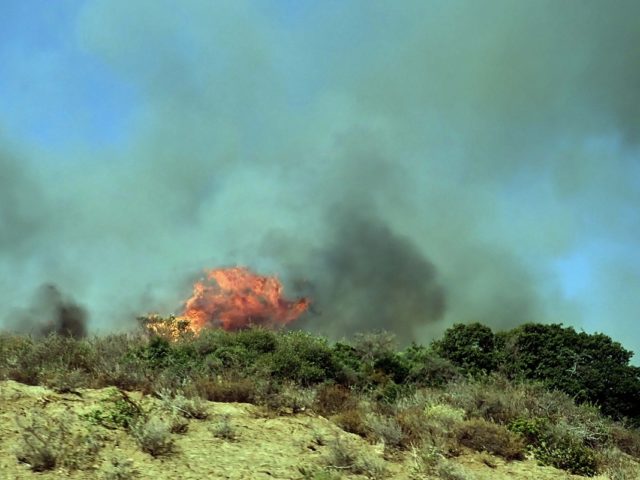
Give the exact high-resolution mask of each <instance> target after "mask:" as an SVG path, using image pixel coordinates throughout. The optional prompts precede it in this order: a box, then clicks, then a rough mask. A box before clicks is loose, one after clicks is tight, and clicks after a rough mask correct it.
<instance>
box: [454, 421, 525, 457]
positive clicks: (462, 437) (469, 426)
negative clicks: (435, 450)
mask: <svg viewBox="0 0 640 480" xmlns="http://www.w3.org/2000/svg"><path fill="white" fill-rule="evenodd" d="M457 439H458V442H459V443H460V445H464V446H465V447H467V448H471V449H472V450H475V451H477V452H489V453H491V454H493V455H498V456H500V457H503V458H504V459H505V460H522V459H523V458H524V450H525V449H524V447H525V445H524V442H523V440H522V438H521V437H520V436H518V435H516V434H515V433H513V432H511V431H509V430H507V429H506V428H505V427H503V426H502V425H497V424H495V423H490V422H487V421H486V420H483V419H472V420H467V421H465V422H463V423H462V424H460V425H459V426H458V428H457Z"/></svg>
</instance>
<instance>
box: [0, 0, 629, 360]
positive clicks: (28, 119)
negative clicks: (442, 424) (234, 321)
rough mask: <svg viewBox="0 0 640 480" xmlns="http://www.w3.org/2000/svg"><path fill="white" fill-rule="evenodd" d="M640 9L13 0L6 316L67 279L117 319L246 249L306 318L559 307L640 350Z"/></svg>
mask: <svg viewBox="0 0 640 480" xmlns="http://www.w3.org/2000/svg"><path fill="white" fill-rule="evenodd" d="M638 18H640V2H637V1H635V0H633V1H614V2H602V1H599V0H598V1H590V0H582V1H577V0H567V1H563V2H558V1H555V0H548V1H535V2H534V1H521V2H518V1H512V0H504V1H497V0H496V1H483V2H476V1H453V0H447V1H426V0H415V1H413V0H405V1H398V2H388V1H376V0H366V1H365V0H363V1H355V0H354V1H337V0H324V1H321V2H320V1H314V2H311V1H300V0H290V1H276V0H274V1H257V0H256V1H241V0H233V1H216V2H212V1H208V0H180V1H178V0H174V1H169V0H136V1H130V0H126V1H125V0H59V1H56V2H51V1H50V0H1V1H0V300H2V301H3V304H4V306H5V308H4V309H3V310H4V312H5V313H4V317H5V320H4V322H5V325H9V324H11V319H12V317H14V316H15V315H17V314H16V312H19V311H21V310H23V309H25V308H27V307H28V305H29V303H30V302H31V301H32V298H33V296H34V292H35V291H36V290H37V289H38V287H39V286H40V285H42V284H45V283H53V284H55V285H57V286H58V287H59V288H60V290H61V291H62V292H64V294H65V295H68V296H70V297H73V298H74V299H75V300H76V301H77V302H79V303H81V304H83V305H85V306H86V307H87V309H88V311H89V315H90V318H91V320H90V322H91V323H90V326H91V327H92V328H93V329H94V330H109V329H113V328H123V327H124V326H126V325H127V324H130V323H131V318H132V317H133V316H135V315H136V314H139V313H144V312H146V311H150V310H158V311H161V312H166V313H170V312H172V311H174V310H175V309H176V308H178V307H179V305H180V302H181V301H182V300H183V299H184V298H185V297H186V296H188V294H189V284H190V281H191V280H192V279H193V278H194V277H197V275H198V272H199V271H200V270H201V269H202V268H205V267H215V266H226V265H235V264H244V265H247V266H250V267H252V268H255V269H257V270H259V271H260V272H262V273H277V274H278V275H280V276H281V277H282V278H283V280H285V282H286V283H287V287H288V288H289V289H290V291H292V292H294V291H295V292H298V293H307V294H309V295H311V296H312V298H313V299H314V300H315V312H314V314H313V315H310V316H309V317H308V318H306V319H305V320H304V321H303V322H302V325H304V326H305V327H306V328H310V329H313V330H315V331H319V332H322V333H326V334H329V335H331V336H339V335H342V334H349V333H352V332H354V331H358V330H365V329H367V328H387V329H390V330H393V331H396V332H397V333H398V335H399V336H400V338H401V339H403V340H405V341H407V340H411V339H416V340H418V341H424V340H428V339H430V338H432V337H433V335H437V334H439V333H440V332H441V331H442V330H443V329H444V328H446V326H448V325H451V324H452V323H453V322H469V321H481V322H484V323H487V324H489V325H491V326H493V327H495V328H497V329H501V328H511V327H513V326H516V325H518V324H520V323H522V322H526V321H540V322H563V323H565V324H570V325H574V326H576V327H578V328H584V329H585V330H586V331H588V332H593V331H602V332H604V333H607V334H609V335H611V336H613V337H614V339H616V340H619V341H621V342H622V343H623V344H624V345H625V346H626V347H628V348H631V349H633V350H635V351H640V334H639V333H636V332H638V331H640V329H638V328H637V322H638V320H640V253H638V243H639V240H640V213H639V211H638V206H639V205H640V148H639V147H640V22H638ZM294 289H295V290H294ZM2 316H3V315H0V317H2Z"/></svg>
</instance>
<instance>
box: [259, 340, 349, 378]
mask: <svg viewBox="0 0 640 480" xmlns="http://www.w3.org/2000/svg"><path fill="white" fill-rule="evenodd" d="M270 368H271V372H272V374H273V375H274V376H275V377H276V378H279V379H281V380H292V381H294V382H297V383H299V384H301V385H303V386H308V385H314V384H318V383H322V382H324V381H327V380H333V379H335V378H336V377H337V376H338V372H339V370H340V366H339V364H338V362H337V361H336V359H335V358H334V356H333V352H332V350H331V347H329V344H328V342H327V340H326V339H323V338H320V337H315V336H313V335H311V334H308V333H305V332H300V331H297V332H288V333H285V334H282V335H281V337H280V338H279V342H278V346H277V349H276V351H275V352H274V353H273V356H272V357H271V365H270Z"/></svg>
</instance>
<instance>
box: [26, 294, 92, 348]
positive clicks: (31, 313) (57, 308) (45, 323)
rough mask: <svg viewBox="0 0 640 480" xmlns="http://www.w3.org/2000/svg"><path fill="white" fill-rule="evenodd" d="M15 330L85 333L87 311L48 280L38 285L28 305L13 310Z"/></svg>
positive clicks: (36, 332) (44, 333) (44, 332)
mask: <svg viewBox="0 0 640 480" xmlns="http://www.w3.org/2000/svg"><path fill="white" fill-rule="evenodd" d="M16 319H17V320H18V322H19V323H18V324H17V325H16V326H15V328H14V329H15V330H17V331H19V332H23V333H31V334H33V335H36V336H46V335H49V334H52V333H54V334H57V335H62V336H64V337H74V338H82V337H85V336H86V335H87V312H86V310H85V309H84V308H83V307H82V306H80V305H78V304H77V303H75V302H74V301H73V300H72V299H70V298H68V297H66V296H64V295H63V294H62V293H61V292H60V290H59V289H58V288H57V287H56V286H55V285H51V284H46V285H42V286H41V287H40V289H39V290H38V291H37V292H36V294H35V296H34V299H33V303H32V305H31V306H30V307H29V308H28V309H27V310H25V311H23V312H18V313H17V314H16Z"/></svg>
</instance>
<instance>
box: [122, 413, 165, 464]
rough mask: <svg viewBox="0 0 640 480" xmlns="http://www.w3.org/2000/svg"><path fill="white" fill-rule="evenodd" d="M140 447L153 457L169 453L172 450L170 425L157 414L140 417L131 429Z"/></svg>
mask: <svg viewBox="0 0 640 480" xmlns="http://www.w3.org/2000/svg"><path fill="white" fill-rule="evenodd" d="M131 433H132V435H133V437H134V438H135V439H136V441H137V442H138V445H140V448H141V449H142V450H143V451H144V452H147V453H148V454H150V455H151V456H153V457H161V456H164V455H169V454H170V453H172V452H173V451H174V447H175V445H174V441H173V438H172V437H171V426H170V425H169V424H167V422H165V421H164V420H162V419H161V418H160V417H157V416H151V417H149V418H148V419H144V420H143V419H141V420H140V421H139V422H137V423H136V424H135V425H133V427H132V429H131Z"/></svg>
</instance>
